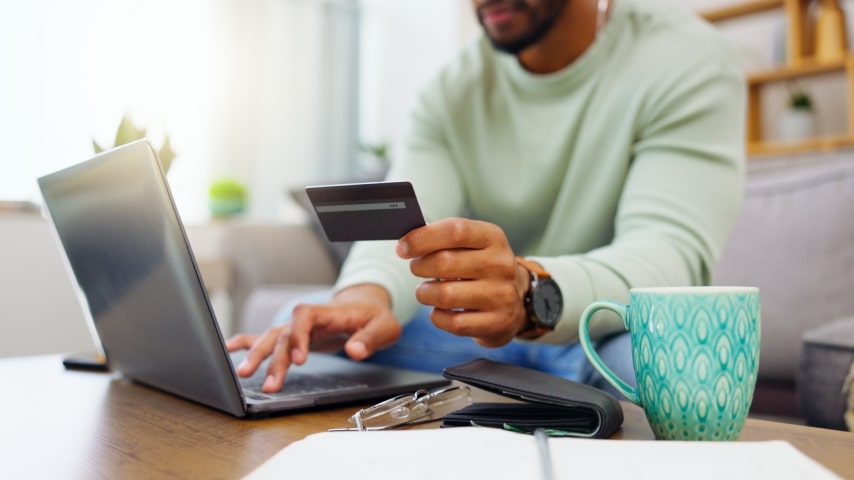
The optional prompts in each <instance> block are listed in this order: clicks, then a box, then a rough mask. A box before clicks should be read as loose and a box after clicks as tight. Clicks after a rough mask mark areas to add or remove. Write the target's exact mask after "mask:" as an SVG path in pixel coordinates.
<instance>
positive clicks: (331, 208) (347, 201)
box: [305, 182, 426, 242]
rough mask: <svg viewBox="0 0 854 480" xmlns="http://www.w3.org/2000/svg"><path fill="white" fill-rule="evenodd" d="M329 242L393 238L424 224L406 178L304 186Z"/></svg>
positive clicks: (395, 238) (419, 208)
mask: <svg viewBox="0 0 854 480" xmlns="http://www.w3.org/2000/svg"><path fill="white" fill-rule="evenodd" d="M305 191H306V193H307V194H308V198H309V200H310V201H311V204H312V206H313V207H314V212H315V213H316V214H317V218H318V219H319V220H320V225H321V226H323V231H324V232H325V233H326V237H327V238H328V239H329V241H331V242H352V241H357V240H397V239H399V238H400V237H402V236H403V235H404V234H406V233H407V232H409V231H410V230H412V229H415V228H418V227H421V226H423V225H425V224H426V223H425V222H424V215H422V214H421V207H420V206H419V205H418V199H416V198H415V190H413V188H412V184H411V183H409V182H370V183H348V184H341V185H318V186H311V187H306V189H305Z"/></svg>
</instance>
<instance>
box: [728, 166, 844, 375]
mask: <svg viewBox="0 0 854 480" xmlns="http://www.w3.org/2000/svg"><path fill="white" fill-rule="evenodd" d="M748 165H749V170H748V176H747V185H746V189H745V197H744V203H743V205H742V210H741V213H740V214H739V218H738V219H737V222H736V225H735V227H734V230H733V232H732V236H731V237H730V239H729V241H728V243H727V244H726V246H725V248H724V250H723V252H722V254H721V258H720V262H719V264H718V266H717V270H716V272H715V273H714V283H715V284H716V285H752V286H756V287H759V289H760V292H761V301H762V346H761V351H760V362H759V377H760V379H762V378H764V379H771V380H783V381H794V379H795V372H796V369H797V363H798V353H799V351H800V349H801V336H802V334H803V332H805V331H806V330H809V329H811V328H815V327H818V326H820V325H822V324H825V323H828V322H830V321H833V320H835V319H838V318H842V317H846V316H850V315H854V295H852V294H851V292H854V275H852V274H851V272H852V271H854V215H852V214H851V212H854V154H852V153H851V152H842V153H838V154H835V155H821V154H810V155H804V156H799V157H791V158H779V159H754V160H751V161H750V163H749V164H748Z"/></svg>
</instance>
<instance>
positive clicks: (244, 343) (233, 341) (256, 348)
mask: <svg viewBox="0 0 854 480" xmlns="http://www.w3.org/2000/svg"><path fill="white" fill-rule="evenodd" d="M286 332H287V325H283V326H278V327H273V328H270V329H268V330H267V331H266V332H264V334H263V335H247V334H239V335H235V336H234V337H232V338H230V339H229V340H228V341H227V342H226V348H227V349H228V351H230V352H233V351H235V350H239V349H248V350H249V351H248V352H247V353H246V357H245V358H244V359H243V362H241V363H240V365H238V366H237V374H238V375H239V376H241V377H249V376H251V375H252V374H253V373H255V370H257V369H258V366H259V365H260V364H261V362H263V361H264V359H265V358H267V357H268V356H270V353H271V352H272V351H273V348H274V347H275V345H276V341H277V339H278V338H279V337H280V336H281V335H282V334H285V335H287V333H286Z"/></svg>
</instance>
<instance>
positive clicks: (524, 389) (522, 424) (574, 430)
mask: <svg viewBox="0 0 854 480" xmlns="http://www.w3.org/2000/svg"><path fill="white" fill-rule="evenodd" d="M444 375H445V377H446V378H449V379H451V380H458V381H460V382H463V383H467V384H469V385H472V386H474V387H477V388H480V389H483V390H487V391H489V392H492V393H497V394H500V395H503V396H506V397H509V398H513V399H516V400H522V401H523V402H522V403H509V402H508V403H484V402H480V403H473V404H471V405H469V406H467V407H465V408H462V409H460V410H457V411H455V412H451V413H450V414H448V415H447V416H445V418H444V419H443V420H442V426H443V427H461V426H472V425H477V426H483V427H496V428H504V429H509V430H517V431H522V432H527V433H532V432H533V431H534V430H536V429H537V428H542V429H545V430H546V431H548V432H549V433H550V434H552V435H564V436H575V437H587V438H607V437H609V436H611V434H613V433H614V432H615V431H617V429H619V428H620V426H621V425H622V424H623V409H622V407H621V406H620V402H619V401H618V400H617V399H616V398H615V397H614V396H613V395H611V394H609V393H608V392H604V391H602V390H599V389H597V388H594V387H591V386H589V385H584V384H582V383H578V382H573V381H571V380H567V379H564V378H561V377H557V376H554V375H550V374H548V373H544V372H540V371H537V370H531V369H529V368H524V367H519V366H516V365H510V364H507V363H501V362H495V361H492V360H487V359H484V358H478V359H476V360H472V361H470V362H466V363H463V364H461V365H456V366H453V367H448V368H446V369H445V371H444Z"/></svg>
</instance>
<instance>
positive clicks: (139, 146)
mask: <svg viewBox="0 0 854 480" xmlns="http://www.w3.org/2000/svg"><path fill="white" fill-rule="evenodd" d="M38 184H39V188H40V189H41V192H42V195H43V197H44V201H45V207H46V208H45V210H46V216H47V217H48V219H49V223H50V224H51V225H52V226H53V230H54V232H55V234H56V236H57V237H58V240H59V243H60V245H61V246H62V249H63V250H64V253H65V257H66V258H67V260H68V264H69V266H70V270H71V272H72V274H73V280H74V281H76V283H77V286H78V287H79V290H80V292H81V293H82V296H83V297H84V298H85V301H86V304H87V308H88V310H89V312H90V313H91V319H92V322H93V325H94V329H95V331H96V332H97V334H98V337H99V339H100V343H101V345H102V347H103V350H104V353H105V354H106V357H107V362H108V365H109V367H110V368H111V369H113V370H117V371H119V372H121V373H122V374H123V375H125V376H126V377H128V378H130V379H132V380H134V381H136V382H138V383H141V384H144V385H147V386H150V387H154V388H156V389H159V390H162V391H165V392H169V393H171V394H174V395H177V396H180V397H183V398H185V399H188V400H191V401H194V402H197V403H200V404H203V405H207V406H209V407H212V408H215V409H218V410H221V411H224V412H227V413H230V414H232V415H234V416H237V417H253V416H262V415H271V414H279V413H286V412H293V411H300V410H306V409H311V408H315V407H323V406H333V405H345V404H352V403H356V402H366V401H373V400H376V399H383V398H388V397H391V396H394V395H398V394H401V393H411V392H414V391H416V390H418V389H420V388H434V387H438V386H443V385H447V384H448V383H449V381H448V380H447V379H445V378H444V377H442V376H441V375H438V374H428V373H422V372H414V371H409V370H404V369H397V368H392V367H386V366H380V365H374V364H370V363H365V362H355V361H352V360H349V359H346V358H344V357H341V356H337V355H333V354H320V353H312V354H311V355H309V359H308V361H307V362H306V364H305V365H302V366H298V367H296V366H295V367H292V368H291V369H290V370H289V371H288V375H287V377H286V380H285V385H284V387H283V388H282V391H280V392H277V393H275V394H265V393H262V392H261V388H260V385H261V383H262V381H263V378H262V377H263V376H264V374H265V370H266V366H265V365H262V367H261V368H259V370H258V377H257V378H250V379H241V378H240V377H238V376H237V373H236V372H235V369H234V365H237V364H239V363H238V362H239V361H240V358H239V354H240V353H243V352H236V353H237V354H238V356H236V357H232V356H231V355H229V353H228V351H227V350H226V348H225V342H224V341H223V337H222V333H221V331H220V329H219V324H218V323H217V320H216V317H215V314H214V310H213V308H212V307H211V304H210V300H209V298H208V294H207V291H206V289H205V285H204V282H203V280H202V278H201V276H200V274H199V269H198V266H197V264H196V261H195V258H194V256H193V252H192V249H191V247H190V244H189V242H188V240H187V235H186V232H185V230H184V227H183V224H182V223H181V220H180V217H179V215H178V212H177V210H176V208H175V204H174V201H173V199H172V195H171V192H170V190H169V186H168V184H167V182H166V177H165V175H164V173H163V170H162V169H161V167H160V163H159V161H158V160H157V155H156V153H155V151H154V149H153V147H152V146H151V144H150V143H149V142H148V141H147V140H144V139H143V140H138V141H136V142H133V143H129V144H126V145H123V146H121V147H118V148H115V149H113V150H110V151H107V152H104V153H101V154H99V155H97V156H95V157H93V158H91V159H89V160H87V161H84V162H82V163H79V164H77V165H74V166H71V167H69V168H66V169H63V170H60V171H58V172H55V173H51V174H48V175H45V176H43V177H40V178H39V179H38ZM282 248H288V247H287V245H282Z"/></svg>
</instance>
